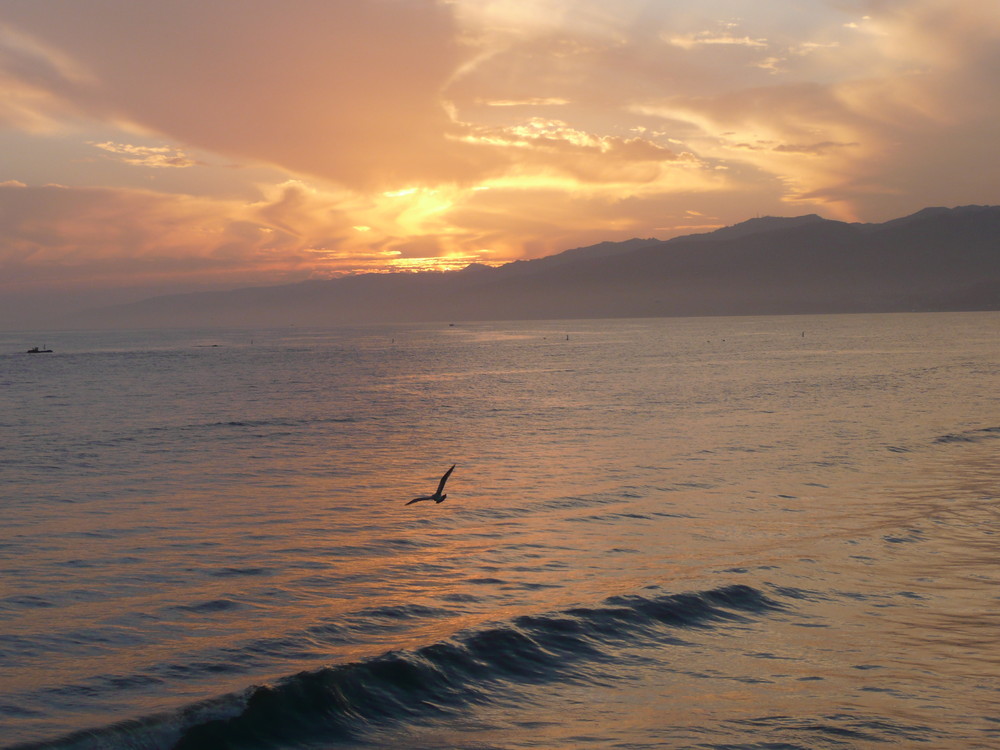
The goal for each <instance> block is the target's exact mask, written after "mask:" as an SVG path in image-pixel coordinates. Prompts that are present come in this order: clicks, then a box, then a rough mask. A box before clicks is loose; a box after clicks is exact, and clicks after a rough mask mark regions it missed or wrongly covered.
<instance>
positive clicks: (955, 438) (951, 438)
mask: <svg viewBox="0 0 1000 750" xmlns="http://www.w3.org/2000/svg"><path fill="white" fill-rule="evenodd" d="M991 438H1000V427H983V428H982V429H978V430H967V431H965V432H954V433H949V434H947V435H941V436H939V437H936V438H934V442H935V443H938V444H942V443H944V444H947V443H979V442H982V441H983V440H989V439H991Z"/></svg>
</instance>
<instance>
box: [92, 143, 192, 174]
mask: <svg viewBox="0 0 1000 750" xmlns="http://www.w3.org/2000/svg"><path fill="white" fill-rule="evenodd" d="M91 145H92V146H94V147H95V148H99V149H101V150H102V151H106V152H108V153H109V154H114V155H115V156H117V157H119V158H120V159H121V161H123V162H125V163H126V164H133V165H135V166H137V167H154V168H173V169H182V168H184V167H193V166H195V165H196V164H197V162H196V161H194V160H193V159H191V158H189V157H188V156H187V155H186V154H185V153H184V152H183V151H182V150H181V149H178V148H172V147H170V146H130V145H129V144H127V143H114V142H113V141H104V142H103V143H91Z"/></svg>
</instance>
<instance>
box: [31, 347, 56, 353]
mask: <svg viewBox="0 0 1000 750" xmlns="http://www.w3.org/2000/svg"><path fill="white" fill-rule="evenodd" d="M28 354H52V350H51V349H39V348H38V347H37V346H33V347H31V348H30V349H28Z"/></svg>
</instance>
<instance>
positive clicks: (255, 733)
mask: <svg viewBox="0 0 1000 750" xmlns="http://www.w3.org/2000/svg"><path fill="white" fill-rule="evenodd" d="M43 345H44V346H48V347H49V348H51V349H53V352H52V353H51V354H33V355H28V354H26V353H25V352H26V350H27V349H28V348H30V347H32V346H43ZM0 398H2V406H3V408H2V409H0V478H2V482H0V492H2V495H0V524H2V527H3V535H2V536H0V747H3V748H60V749H63V748H65V749H68V748H74V749H76V748H79V749H81V750H82V749H85V748H86V749H90V748H93V749H97V748H102V749H103V748H112V749H117V748H143V749H144V750H145V749H148V750H154V749H156V750H159V749H163V750H167V749H169V748H178V750H186V749H190V748H203V749H204V750H216V749H224V748H275V749H283V748H317V749H318V748H397V747H407V748H424V749H426V750H430V749H431V748H442V749H443V748H467V749H469V750H473V749H475V750H490V749H493V748H497V749H500V748H504V749H507V748H510V749H516V748H611V747H618V748H720V749H721V748H747V749H749V748H755V749H756V748H856V747H868V746H874V745H876V744H880V745H884V744H892V745H896V746H904V747H906V746H922V747H942V748H944V747H948V748H996V747H1000V649H998V647H997V634H998V633H1000V586H998V583H1000V566H998V565H997V560H998V559H1000V558H998V550H1000V505H998V502H1000V501H998V494H1000V490H998V487H1000V462H997V461H996V455H997V449H998V447H1000V313H961V314H957V313H956V314H910V315H844V316H787V317H758V318H693V319H655V320H606V321H545V322H537V321H536V322H516V323H470V324H457V325H454V326H449V325H447V324H424V325H416V324H414V325H402V326H395V327H389V326H381V327H358V328H350V329H347V328H344V329H328V330H318V329H297V328H288V329H282V330H270V331H261V330H256V331H237V330H204V331H129V332H82V331H81V332H52V333H46V334H37V333H33V334H15V333H0ZM451 464H457V468H456V469H455V472H454V474H453V475H452V477H451V479H450V481H449V483H448V487H447V492H448V499H447V500H446V501H445V502H444V503H441V504H440V505H437V504H434V503H419V504H416V505H412V506H409V507H407V506H405V505H404V503H405V502H406V501H407V500H409V499H411V498H413V497H415V496H417V495H423V494H428V493H429V492H431V491H432V490H433V489H434V487H435V486H436V484H437V481H438V478H439V477H440V476H441V474H442V472H443V471H444V470H445V469H446V468H447V467H448V466H450V465H451Z"/></svg>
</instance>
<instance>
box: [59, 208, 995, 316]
mask: <svg viewBox="0 0 1000 750" xmlns="http://www.w3.org/2000/svg"><path fill="white" fill-rule="evenodd" d="M996 309H1000V207H992V206H964V207H961V208H955V209H946V208H929V209H924V210H922V211H920V212H918V213H916V214H913V215H912V216H908V217H904V218H901V219H896V220H893V221H889V222H886V223H884V224H847V223H844V222H838V221H829V220H826V219H822V218H820V217H818V216H815V215H810V216H801V217H794V218H775V217H767V218H762V219H752V220H750V221H747V222H743V223H741V224H738V225H735V226H732V227H725V228H723V229H719V230H717V231H715V232H710V233H707V234H701V235H691V236H688V237H678V238H674V239H672V240H668V241H666V242H660V241H657V240H648V239H645V240H644V239H633V240H629V241H627V242H620V243H601V244H599V245H594V246H592V247H587V248H578V249H575V250H570V251H567V252H565V253H561V254H558V255H554V256H550V257H547V258H541V259H537V260H532V261H519V262H516V263H510V264H508V265H506V266H502V267H500V268H487V267H484V266H477V267H470V268H468V269H465V270H464V271H457V272H450V273H419V274H414V273H395V274H365V275H358V276H349V277H344V278H340V279H334V280H330V281H311V282H305V283H301V284H292V285H286V286H275V287H258V288H247V289H238V290H234V291H230V292H207V293H199V294H188V295H173V296H165V297H156V298H153V299H149V300H145V301H142V302H138V303H134V304H131V305H121V306H116V307H109V308H103V309H100V310H91V311H88V312H86V313H84V314H83V315H81V316H78V317H77V318H76V319H75V320H74V321H73V323H74V324H75V325H91V326H101V327H103V326H128V327H143V326H234V325H235V326H240V325H246V326H272V325H288V324H300V325H336V324H339V323H362V322H394V321H413V320H449V321H454V320H477V319H478V320H483V319H497V320H504V319H523V318H574V317H623V316H627V317H644V316H661V315H662V316H682V315H756V314H790V313H834V312H894V311H910V310H996Z"/></svg>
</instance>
